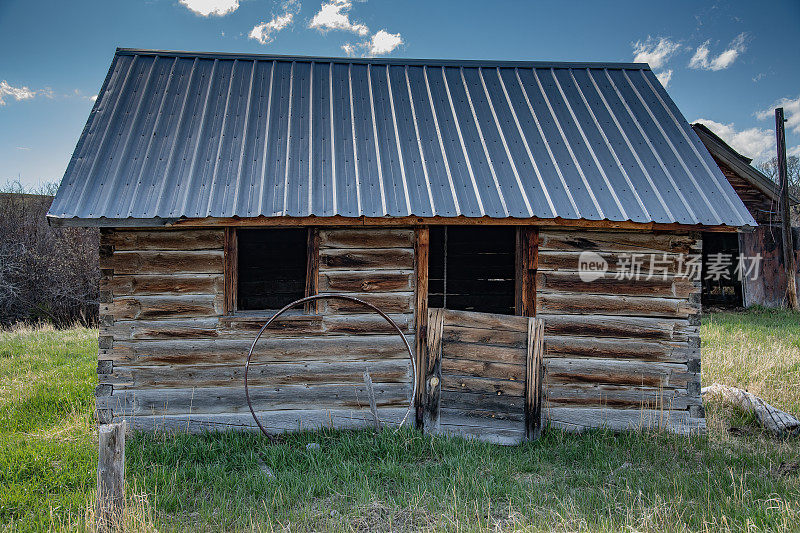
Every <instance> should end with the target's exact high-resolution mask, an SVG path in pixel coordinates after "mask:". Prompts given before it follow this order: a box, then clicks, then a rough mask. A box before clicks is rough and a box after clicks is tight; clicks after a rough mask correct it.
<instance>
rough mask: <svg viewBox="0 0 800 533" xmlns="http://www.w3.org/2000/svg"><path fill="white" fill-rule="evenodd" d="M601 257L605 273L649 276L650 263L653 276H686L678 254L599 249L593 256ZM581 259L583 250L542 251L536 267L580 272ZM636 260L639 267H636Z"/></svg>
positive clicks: (544, 269) (593, 257) (542, 270)
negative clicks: (602, 250)
mask: <svg viewBox="0 0 800 533" xmlns="http://www.w3.org/2000/svg"><path fill="white" fill-rule="evenodd" d="M598 257H599V258H601V259H602V260H603V261H605V264H606V268H605V269H604V271H605V272H609V273H612V274H618V273H619V274H620V275H622V274H623V273H624V274H626V275H628V276H629V277H630V274H631V273H633V272H639V273H640V275H644V276H647V275H648V274H649V273H650V268H651V265H652V266H653V269H654V272H653V274H654V275H663V274H664V272H666V274H667V275H668V276H676V275H678V274H680V276H679V277H686V272H687V269H686V265H685V264H684V259H681V256H680V255H677V254H667V256H666V257H664V255H663V254H656V255H650V254H644V255H638V256H634V255H633V254H630V253H625V252H596V253H595V254H593V256H592V257H591V259H592V260H593V261H595V260H599V259H597V258H598ZM582 260H583V261H585V260H586V256H583V255H582V252H567V251H560V250H559V251H540V252H539V253H538V264H537V269H538V270H539V272H545V271H553V270H556V271H567V272H579V271H580V270H582V269H585V268H586V267H583V268H581V261H582ZM687 260H688V259H687ZM634 262H635V264H636V265H638V267H635V266H633V263H634ZM696 275H697V276H699V275H700V273H699V272H698V273H697V274H696Z"/></svg>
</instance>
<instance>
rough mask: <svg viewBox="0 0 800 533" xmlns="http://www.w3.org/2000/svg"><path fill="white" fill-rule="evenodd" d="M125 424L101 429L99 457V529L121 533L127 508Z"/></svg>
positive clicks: (108, 425) (115, 424)
mask: <svg viewBox="0 0 800 533" xmlns="http://www.w3.org/2000/svg"><path fill="white" fill-rule="evenodd" d="M125 427H126V426H125V421H124V420H123V421H122V422H116V423H113V424H105V425H102V426H100V428H99V431H98V441H99V443H98V444H99V447H98V458H97V529H98V531H117V530H119V531H121V530H122V514H123V512H124V509H125Z"/></svg>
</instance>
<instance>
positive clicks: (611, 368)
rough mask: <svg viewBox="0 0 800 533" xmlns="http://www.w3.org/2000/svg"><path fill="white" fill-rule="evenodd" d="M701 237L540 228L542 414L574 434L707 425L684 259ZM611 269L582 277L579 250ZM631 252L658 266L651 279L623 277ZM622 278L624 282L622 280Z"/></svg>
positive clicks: (694, 296) (696, 297) (693, 301)
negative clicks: (594, 255)
mask: <svg viewBox="0 0 800 533" xmlns="http://www.w3.org/2000/svg"><path fill="white" fill-rule="evenodd" d="M700 247H701V241H700V238H699V235H694V234H693V235H688V234H675V233H665V234H658V233H656V234H653V233H633V232H601V231H585V230H584V231H554V230H548V229H542V230H540V234H539V261H538V270H537V274H536V309H537V317H538V318H542V319H544V324H545V368H546V370H545V379H544V396H545V401H544V407H543V411H544V416H545V418H546V419H547V420H548V421H549V422H550V424H551V425H552V426H555V427H562V428H566V429H572V430H580V429H583V428H588V427H598V426H605V427H609V428H613V429H627V428H635V427H642V426H648V427H653V426H656V427H665V426H669V428H670V429H672V430H674V431H681V432H682V431H686V430H687V429H689V428H698V427H703V426H704V419H703V418H702V417H703V408H702V401H701V399H700V338H699V333H698V326H699V324H700V290H701V289H700V281H699V279H698V280H697V281H693V280H690V279H689V278H688V277H687V276H686V275H685V272H681V271H680V265H681V259H680V254H697V253H699V252H700ZM585 251H594V252H596V253H597V254H598V255H599V256H600V257H602V258H603V259H604V260H605V261H606V262H607V264H608V271H607V273H606V274H605V275H603V276H601V277H599V278H598V279H596V280H593V281H584V280H582V279H581V276H580V273H579V268H578V265H579V257H580V254H581V253H582V252H585ZM632 254H643V255H640V256H637V257H639V259H640V260H641V259H644V260H646V261H649V259H650V254H655V258H656V259H657V260H658V261H659V263H658V265H659V267H661V268H660V269H659V270H658V271H657V273H656V275H655V276H653V277H651V278H650V279H647V277H648V276H647V274H648V273H649V270H645V271H644V272H643V275H642V276H640V277H639V278H638V279H637V278H636V277H633V279H630V277H622V276H618V275H617V272H618V271H619V270H620V268H623V267H625V266H626V265H627V261H629V260H630V259H631V258H632V257H633V256H632ZM617 278H621V279H617Z"/></svg>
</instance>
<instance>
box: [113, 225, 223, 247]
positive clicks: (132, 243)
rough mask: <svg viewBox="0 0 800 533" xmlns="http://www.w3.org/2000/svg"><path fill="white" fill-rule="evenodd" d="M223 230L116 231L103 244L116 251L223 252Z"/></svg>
mask: <svg viewBox="0 0 800 533" xmlns="http://www.w3.org/2000/svg"><path fill="white" fill-rule="evenodd" d="M223 233H224V232H223V230H221V229H214V230H145V231H142V230H114V231H111V232H104V233H103V234H102V237H101V241H102V244H107V245H111V246H113V247H114V249H115V250H117V251H119V250H222V240H223Z"/></svg>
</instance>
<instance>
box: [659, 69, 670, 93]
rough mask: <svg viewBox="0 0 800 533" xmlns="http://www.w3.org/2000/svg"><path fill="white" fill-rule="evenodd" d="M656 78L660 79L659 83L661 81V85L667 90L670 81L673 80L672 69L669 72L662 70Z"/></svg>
mask: <svg viewBox="0 0 800 533" xmlns="http://www.w3.org/2000/svg"><path fill="white" fill-rule="evenodd" d="M656 78H658V81H660V82H661V85H663V86H664V88H665V89H666V88H667V86H669V80H671V79H672V69H671V68H670V69H667V70H662V71H661V72H659V73H658V74H656Z"/></svg>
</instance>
